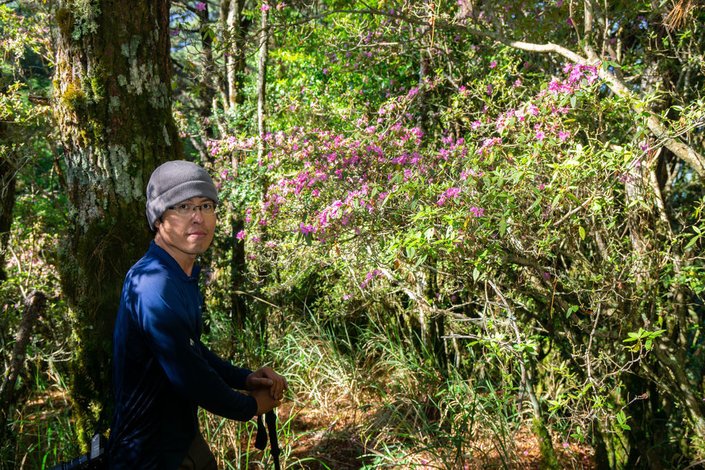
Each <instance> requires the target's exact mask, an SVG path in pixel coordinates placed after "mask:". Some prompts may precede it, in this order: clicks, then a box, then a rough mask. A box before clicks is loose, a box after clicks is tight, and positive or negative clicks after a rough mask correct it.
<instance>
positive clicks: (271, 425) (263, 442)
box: [255, 410, 281, 470]
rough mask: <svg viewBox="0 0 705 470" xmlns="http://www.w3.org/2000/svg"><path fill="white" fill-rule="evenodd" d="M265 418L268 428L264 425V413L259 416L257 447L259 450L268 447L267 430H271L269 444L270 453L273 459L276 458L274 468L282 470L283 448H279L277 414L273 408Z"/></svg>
mask: <svg viewBox="0 0 705 470" xmlns="http://www.w3.org/2000/svg"><path fill="white" fill-rule="evenodd" d="M265 418H266V421H267V427H266V428H265V427H264V421H263V420H262V415H259V416H257V437H255V447H256V448H258V449H259V450H264V448H265V447H267V430H269V446H270V447H271V449H270V453H271V454H272V459H274V468H275V470H280V469H281V466H280V464H279V454H280V453H281V450H280V449H279V441H278V440H277V414H276V413H275V412H274V410H272V411H269V412H267V414H266V415H265Z"/></svg>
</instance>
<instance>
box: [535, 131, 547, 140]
mask: <svg viewBox="0 0 705 470" xmlns="http://www.w3.org/2000/svg"><path fill="white" fill-rule="evenodd" d="M545 138H546V134H544V133H543V131H536V140H539V141H541V140H543V139H545Z"/></svg>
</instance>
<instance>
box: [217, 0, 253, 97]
mask: <svg viewBox="0 0 705 470" xmlns="http://www.w3.org/2000/svg"><path fill="white" fill-rule="evenodd" d="M244 7H245V0H225V1H223V2H222V3H221V5H220V17H221V21H224V25H223V29H224V32H223V39H224V41H223V42H224V43H225V50H226V51H227V56H226V58H225V77H226V87H225V90H224V92H225V93H224V94H225V99H224V100H223V105H224V106H225V109H226V110H228V109H230V110H233V109H235V108H237V106H238V105H240V104H242V103H243V101H244V98H245V97H244V95H243V93H242V85H243V83H244V74H245V66H246V64H247V62H246V59H247V56H246V54H245V45H246V39H247V33H248V32H249V30H250V26H251V24H252V21H251V20H249V19H248V18H246V17H245V16H244V15H243V14H242V10H243V8H244Z"/></svg>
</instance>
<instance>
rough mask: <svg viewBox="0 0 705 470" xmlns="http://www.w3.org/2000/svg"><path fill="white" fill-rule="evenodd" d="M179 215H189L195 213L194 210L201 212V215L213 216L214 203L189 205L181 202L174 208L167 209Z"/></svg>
mask: <svg viewBox="0 0 705 470" xmlns="http://www.w3.org/2000/svg"><path fill="white" fill-rule="evenodd" d="M167 209H170V210H172V211H174V212H176V213H177V214H179V215H191V214H193V213H194V212H196V209H198V210H200V211H201V214H213V213H214V212H215V203H214V202H204V203H203V204H190V203H188V202H182V203H181V204H177V205H175V206H171V207H167Z"/></svg>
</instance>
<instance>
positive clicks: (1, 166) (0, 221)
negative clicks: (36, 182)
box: [0, 123, 17, 284]
mask: <svg viewBox="0 0 705 470" xmlns="http://www.w3.org/2000/svg"><path fill="white" fill-rule="evenodd" d="M0 135H2V123H0ZM16 174H17V169H16V168H15V166H14V165H13V164H12V160H11V158H10V156H8V155H6V156H4V157H3V159H2V160H0V284H2V283H3V282H4V281H5V279H7V273H6V272H5V250H6V248H7V242H8V239H9V236H10V228H11V227H12V212H13V209H14V207H15V188H16V186H17V178H16V176H15V175H16Z"/></svg>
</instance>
